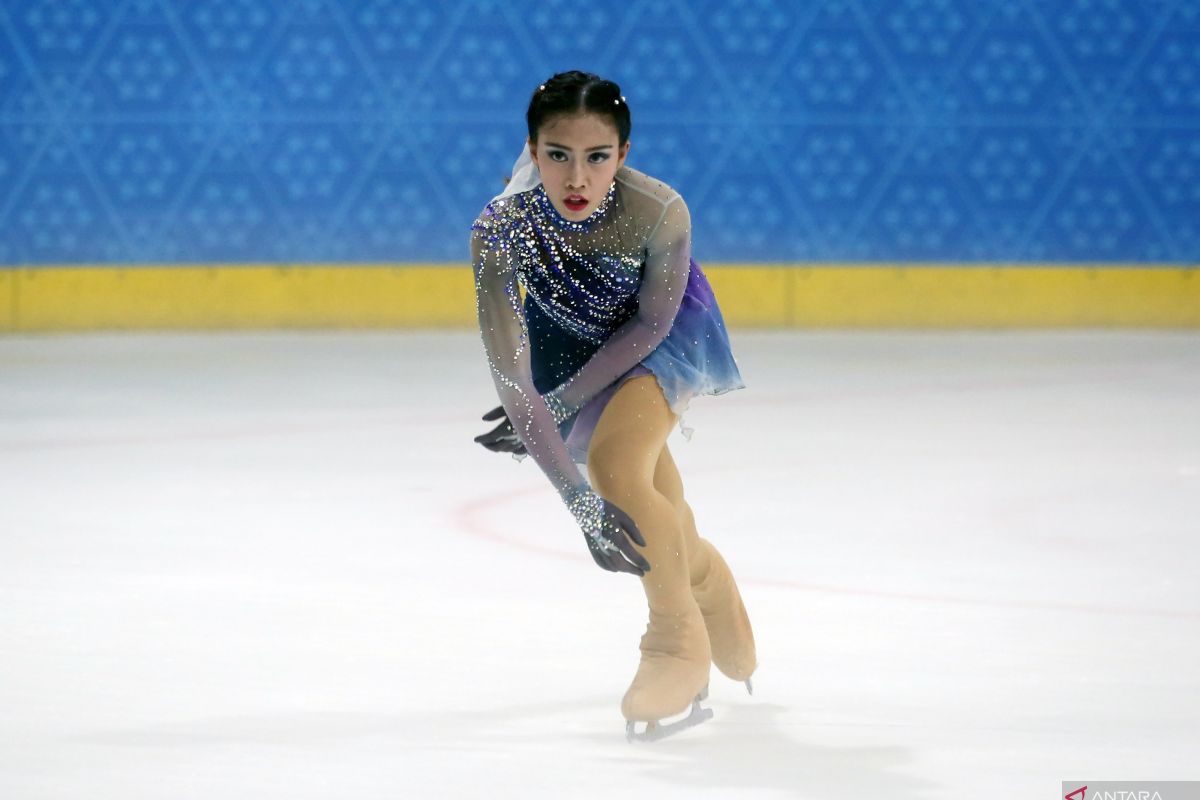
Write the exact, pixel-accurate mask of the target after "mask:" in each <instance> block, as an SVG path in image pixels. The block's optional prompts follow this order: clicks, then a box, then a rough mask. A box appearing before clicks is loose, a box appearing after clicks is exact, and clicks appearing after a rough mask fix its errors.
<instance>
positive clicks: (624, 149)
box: [617, 139, 633, 169]
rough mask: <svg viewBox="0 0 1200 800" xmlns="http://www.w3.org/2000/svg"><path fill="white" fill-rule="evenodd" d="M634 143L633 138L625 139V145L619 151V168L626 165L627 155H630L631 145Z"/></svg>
mask: <svg viewBox="0 0 1200 800" xmlns="http://www.w3.org/2000/svg"><path fill="white" fill-rule="evenodd" d="M631 144H633V142H632V141H631V140H628V139H627V140H626V141H625V146H624V147H622V148H621V149H620V150H618V151H617V169H620V168H621V167H623V166H625V157H626V156H627V155H629V145H631Z"/></svg>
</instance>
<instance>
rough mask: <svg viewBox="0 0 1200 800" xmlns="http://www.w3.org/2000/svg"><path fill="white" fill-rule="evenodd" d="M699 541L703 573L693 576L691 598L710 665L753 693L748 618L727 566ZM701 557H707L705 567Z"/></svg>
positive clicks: (753, 657) (755, 663) (753, 660)
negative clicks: (704, 634)
mask: <svg viewBox="0 0 1200 800" xmlns="http://www.w3.org/2000/svg"><path fill="white" fill-rule="evenodd" d="M699 541H700V548H701V554H702V557H701V559H700V564H701V565H702V566H701V567H700V569H701V570H702V572H703V574H699V575H692V595H693V596H694V597H695V598H696V603H697V605H698V606H699V607H700V612H701V614H703V615H704V626H705V628H707V630H708V639H709V643H710V647H711V649H712V660H713V663H714V664H716V666H717V669H719V670H720V671H721V672H722V673H723V674H724V675H725V676H727V677H729V678H732V679H733V680H735V681H744V682H745V684H746V690H747V691H748V692H750V693H751V694H754V686H753V684H751V682H750V675H751V674H752V673H753V672H754V670H755V668H756V667H757V666H758V661H757V658H756V655H755V650H754V631H753V630H752V629H751V628H750V618H749V616H747V614H746V607H745V606H744V605H743V604H742V596H741V593H739V592H738V588H737V583H736V582H735V581H734V580H733V573H732V572H730V571H729V565H728V564H726V563H725V559H724V558H722V557H721V554H720V553H719V552H717V548H715V547H713V546H712V544H710V543H709V541H708V540H707V539H700V540H699ZM704 555H707V557H708V558H707V565H706V566H705V559H704V558H703V556H704Z"/></svg>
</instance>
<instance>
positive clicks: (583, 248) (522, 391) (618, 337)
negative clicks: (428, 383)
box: [471, 165, 745, 497]
mask: <svg viewBox="0 0 1200 800" xmlns="http://www.w3.org/2000/svg"><path fill="white" fill-rule="evenodd" d="M471 256H472V261H473V266H474V274H475V289H476V307H477V311H478V315H479V326H480V332H481V334H482V336H483V341H484V347H485V350H486V351H487V357H488V361H489V364H490V367H491V372H492V377H493V380H494V381H495V384H496V389H497V392H498V394H499V396H500V399H501V402H502V403H503V405H504V407H505V410H506V412H507V413H508V417H509V419H510V420H511V421H512V423H513V426H514V428H515V429H516V430H517V431H518V435H520V436H521V439H522V441H523V442H524V443H525V446H526V449H527V450H528V451H529V453H530V454H531V455H532V456H533V457H534V459H535V460H536V461H537V463H538V465H539V466H540V467H541V469H542V470H543V472H545V473H546V475H547V476H548V477H549V478H550V480H551V482H552V483H553V484H554V485H555V487H556V489H558V491H559V493H560V495H562V496H564V497H566V496H567V495H568V494H569V493H570V492H571V491H572V490H574V489H578V488H579V487H580V486H581V485H586V483H587V482H586V479H584V478H583V476H582V474H581V473H580V472H579V470H578V468H577V467H576V466H575V464H576V463H580V464H585V463H586V462H587V448H588V444H589V442H590V440H591V435H592V431H593V430H594V429H595V426H596V423H597V421H598V420H599V419H600V414H601V413H602V412H603V410H604V405H605V404H606V403H607V401H608V399H609V398H610V397H611V396H612V395H613V393H614V392H615V391H616V390H617V388H619V387H620V385H621V384H622V383H623V382H624V381H626V380H628V379H630V378H633V377H636V376H638V375H645V374H653V375H654V376H655V378H656V380H657V382H658V384H659V386H660V387H661V388H662V391H663V395H664V397H665V398H666V400H667V403H668V404H669V405H670V407H671V410H672V411H674V412H675V413H676V414H678V415H680V427H681V428H682V429H683V432H684V434H685V435H690V429H688V428H687V427H686V426H685V425H684V424H683V421H682V416H683V413H684V411H685V410H686V409H687V407H688V404H689V402H690V401H691V399H692V398H693V397H695V396H697V395H705V394H714V395H715V394H722V393H724V392H728V391H732V390H734V389H741V388H744V386H745V384H744V383H743V382H742V377H741V374H740V372H739V371H738V366H737V362H736V361H735V359H734V357H733V353H732V350H731V349H730V346H729V338H728V335H727V333H726V330H725V322H724V319H723V318H722V316H721V311H720V308H719V307H718V305H717V301H716V298H715V297H714V295H713V292H712V287H711V286H710V285H709V283H708V280H707V279H706V278H705V276H704V272H703V271H702V270H701V268H700V265H699V264H698V263H696V261H695V259H693V258H692V257H691V217H690V214H689V211H688V208H687V205H686V204H685V203H684V201H683V198H682V197H681V196H680V195H679V193H678V192H676V191H675V190H674V189H672V188H671V187H670V186H668V185H667V184H665V183H663V182H662V181H659V180H657V179H655V178H652V177H650V176H648V175H646V174H644V173H642V172H639V171H638V170H635V169H633V168H631V167H629V166H628V165H625V166H622V167H621V168H620V169H618V170H617V173H616V176H615V178H614V180H613V182H612V184H611V185H610V186H609V187H608V191H607V193H606V195H605V197H604V198H603V199H602V200H601V202H600V203H599V205H598V206H597V208H596V210H595V211H594V212H592V214H590V215H589V216H588V217H587V218H586V219H583V220H579V221H573V220H568V219H566V218H565V217H563V216H562V215H561V214H560V213H559V212H558V210H557V209H556V208H554V205H553V203H552V202H551V200H550V198H549V197H548V196H547V195H546V192H545V189H544V187H543V186H542V185H541V184H538V185H537V186H535V187H534V188H533V189H530V190H528V191H525V192H520V193H517V194H512V195H509V196H507V197H504V198H500V199H498V200H494V201H493V202H491V203H489V204H488V205H487V207H486V208H484V210H483V211H482V212H481V213H480V215H479V216H478V218H476V220H475V222H474V223H473V225H472V235H471ZM518 283H519V284H520V286H521V287H522V288H523V289H524V290H525V298H524V300H523V301H522V300H521V298H520V295H519V293H518V289H517V286H518Z"/></svg>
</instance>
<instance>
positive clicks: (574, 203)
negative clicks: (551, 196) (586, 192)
mask: <svg viewBox="0 0 1200 800" xmlns="http://www.w3.org/2000/svg"><path fill="white" fill-rule="evenodd" d="M587 204H588V201H587V198H586V197H583V196H581V195H577V194H572V195H568V196H567V197H566V198H564V199H563V205H565V206H566V207H567V208H569V209H571V210H572V211H582V210H583V209H585V208H587Z"/></svg>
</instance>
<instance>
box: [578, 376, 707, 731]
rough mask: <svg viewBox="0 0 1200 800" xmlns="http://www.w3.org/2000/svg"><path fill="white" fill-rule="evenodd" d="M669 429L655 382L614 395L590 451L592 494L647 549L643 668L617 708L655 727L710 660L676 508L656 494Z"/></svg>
mask: <svg viewBox="0 0 1200 800" xmlns="http://www.w3.org/2000/svg"><path fill="white" fill-rule="evenodd" d="M674 421H675V416H674V415H673V414H672V413H671V411H670V409H669V407H668V406H667V405H666V400H665V399H664V397H663V395H662V391H661V389H659V387H658V384H657V382H656V381H655V379H654V377H653V376H643V377H642V378H635V379H633V380H630V381H627V382H625V383H624V384H622V385H621V387H620V388H619V389H618V390H617V391H616V392H615V393H614V394H613V396H612V398H610V399H609V401H608V403H607V405H606V406H605V409H604V412H603V413H602V414H601V417H600V420H599V421H598V422H597V424H596V429H595V431H594V432H593V434H592V439H591V444H590V446H589V449H588V475H589V476H591V478H592V485H593V488H594V489H595V490H596V491H597V492H598V493H599V494H600V495H601V496H602V497H604V498H605V499H606V500H609V501H610V502H612V503H614V504H615V505H617V506H619V507H620V508H621V509H623V510H624V511H625V512H626V513H628V514H629V516H630V517H632V518H633V521H634V523H636V524H637V526H638V530H639V531H640V532H641V533H642V536H643V537H644V539H645V541H646V545H645V546H644V547H639V550H640V552H641V553H642V555H643V556H644V557H645V558H646V560H647V561H649V562H650V571H649V572H647V573H646V574H645V575H644V576H642V578H641V581H642V587H643V590H644V591H645V594H646V601H647V605H648V606H649V623H648V624H647V626H646V632H645V634H644V635H643V636H642V639H641V644H640V649H641V653H642V656H641V661H640V663H639V665H638V670H637V674H636V675H635V676H634V679H633V682H632V683H631V685H630V687H629V690H628V691H627V692H626V694H625V697H624V699H623V700H622V703H621V710H622V713H623V714H624V715H625V718H626V719H627V720H631V721H632V720H646V721H656V720H660V719H662V718H663V717H666V716H671V715H673V714H676V713H679V712H681V711H684V710H686V709H687V707H688V705H689V703H691V701H692V699H693V698H694V697H695V696H696V695H698V694H700V693H701V692H702V691H703V689H704V688H705V687H706V686H707V684H708V675H709V665H710V663H711V659H712V653H711V650H710V647H709V641H708V633H707V631H706V629H705V625H704V617H703V615H702V613H701V611H700V608H699V606H698V605H697V604H696V600H695V597H694V596H693V594H692V591H691V577H690V565H689V555H688V548H687V545H686V542H685V532H684V529H683V525H682V521H681V520H680V518H679V515H678V514H677V513H676V510H675V507H674V505H673V504H672V503H671V501H670V500H669V499H668V498H667V497H666V496H664V495H663V494H662V493H661V492H660V491H659V490H658V489H657V488H655V486H654V481H653V477H654V467H655V464H656V463H657V461H658V458H659V454H660V453H661V451H662V448H663V446H664V444H665V442H666V438H667V435H668V434H669V433H670V431H671V429H672V427H673V425H674Z"/></svg>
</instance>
